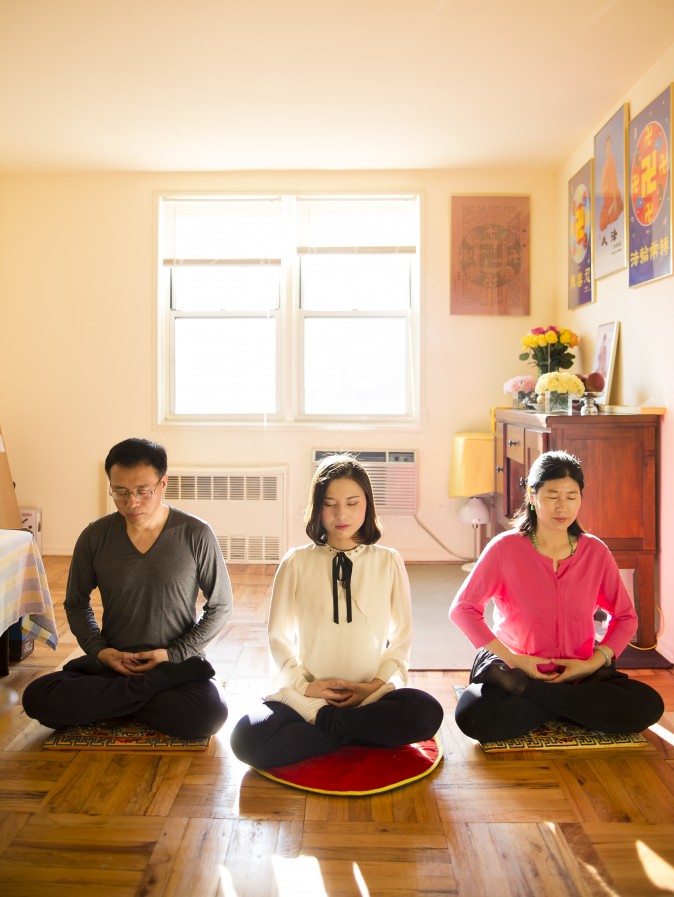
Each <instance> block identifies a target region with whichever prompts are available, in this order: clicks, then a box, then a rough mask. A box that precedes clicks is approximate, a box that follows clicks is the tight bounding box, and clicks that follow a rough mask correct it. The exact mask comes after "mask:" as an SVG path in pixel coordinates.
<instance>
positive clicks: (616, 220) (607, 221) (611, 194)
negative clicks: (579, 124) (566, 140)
mask: <svg viewBox="0 0 674 897" xmlns="http://www.w3.org/2000/svg"><path fill="white" fill-rule="evenodd" d="M627 110H628V107H627V104H625V105H624V106H623V107H622V108H621V109H619V110H618V111H617V112H616V113H615V115H614V116H613V117H612V118H611V119H610V121H608V122H607V123H606V124H605V125H604V127H603V128H602V129H601V131H599V133H598V134H596V135H595V138H594V195H593V202H594V226H593V232H592V245H593V248H594V259H593V263H594V279H595V280H599V278H600V277H606V275H608V274H613V272H614V271H620V270H621V269H622V268H624V267H625V265H626V264H627V228H626V217H627V210H626V205H627V203H626V202H625V196H626V195H627V190H626V184H627V166H626V165H625V160H626V158H627V119H628V111H627Z"/></svg>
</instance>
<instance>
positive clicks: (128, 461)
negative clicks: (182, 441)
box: [105, 437, 168, 479]
mask: <svg viewBox="0 0 674 897" xmlns="http://www.w3.org/2000/svg"><path fill="white" fill-rule="evenodd" d="M114 464H118V465H119V466H120V467H138V465H139V464H149V465H150V467H154V469H155V470H156V471H157V476H158V477H163V476H164V474H165V473H166V471H167V469H168V460H167V457H166V449H165V448H164V446H163V445H158V444H157V443H156V442H151V441H150V440H149V439H138V438H136V437H133V438H131V439H125V440H124V441H123V442H118V443H117V445H113V447H112V448H111V449H110V451H109V452H108V457H107V458H106V459H105V472H106V474H107V475H108V479H110V470H111V468H112V466H113V465H114Z"/></svg>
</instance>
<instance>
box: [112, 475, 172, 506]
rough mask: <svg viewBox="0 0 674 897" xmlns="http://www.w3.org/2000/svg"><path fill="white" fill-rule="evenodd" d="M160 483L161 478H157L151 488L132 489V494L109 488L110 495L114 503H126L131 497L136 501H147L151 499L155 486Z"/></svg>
mask: <svg viewBox="0 0 674 897" xmlns="http://www.w3.org/2000/svg"><path fill="white" fill-rule="evenodd" d="M161 481H162V477H159V479H158V480H157V482H156V483H155V484H154V486H153V487H152V488H150V487H149V486H142V487H141V488H140V489H134V490H133V491H132V492H129V490H128V489H113V488H112V487H110V495H111V496H112V497H113V498H114V500H115V501H128V500H129V499H130V498H131V496H133V497H134V498H137V499H138V501H147V499H148V498H151V497H152V496H153V495H154V494H155V492H156V491H157V486H158V485H159V484H160V483H161Z"/></svg>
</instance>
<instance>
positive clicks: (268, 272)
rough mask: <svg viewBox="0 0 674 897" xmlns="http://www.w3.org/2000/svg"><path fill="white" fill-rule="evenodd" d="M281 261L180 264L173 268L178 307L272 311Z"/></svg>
mask: <svg viewBox="0 0 674 897" xmlns="http://www.w3.org/2000/svg"><path fill="white" fill-rule="evenodd" d="M280 276H281V267H280V265H208V266H206V265H204V266H202V265H185V266H183V265H178V266H177V267H174V268H172V269H171V279H172V288H171V299H172V304H171V307H172V308H173V309H175V310H176V311H224V310H227V311H273V310H274V309H277V308H278V306H279V284H280Z"/></svg>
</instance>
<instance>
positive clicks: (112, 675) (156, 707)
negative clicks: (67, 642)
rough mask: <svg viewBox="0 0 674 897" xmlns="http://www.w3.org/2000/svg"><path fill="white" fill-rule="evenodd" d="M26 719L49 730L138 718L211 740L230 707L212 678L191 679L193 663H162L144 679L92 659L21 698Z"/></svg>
mask: <svg viewBox="0 0 674 897" xmlns="http://www.w3.org/2000/svg"><path fill="white" fill-rule="evenodd" d="M23 707H24V710H25V711H26V714H27V715H28V716H30V717H32V718H33V719H36V720H38V721H39V722H40V723H42V725H43V726H48V727H49V728H50V729H60V728H62V727H63V726H78V725H85V724H87V723H93V722H96V721H97V720H102V719H114V718H115V717H119V716H128V715H129V714H133V715H134V717H135V718H136V719H138V720H140V721H141V722H143V723H145V724H146V725H147V726H150V727H151V728H153V729H156V730H157V731H159V732H164V733H165V734H167V735H173V736H176V737H178V738H204V737H206V736H208V735H213V734H214V733H215V732H217V731H218V729H220V727H221V726H222V725H223V723H224V722H225V720H226V719H227V706H226V705H225V703H224V702H223V700H222V698H221V696H220V691H219V689H218V686H217V685H216V683H215V682H214V680H213V679H203V678H193V677H191V667H190V661H184V662H183V663H162V664H159V666H157V667H155V668H154V669H153V670H150V672H148V673H144V674H143V675H142V676H122V675H120V674H119V673H116V672H115V671H114V670H111V669H110V668H109V667H106V666H105V665H104V664H101V663H99V662H98V661H97V660H95V659H93V658H90V657H78V658H76V659H75V660H74V661H71V662H70V663H68V664H66V666H65V668H64V669H63V670H62V671H60V672H56V673H48V674H47V675H46V676H40V678H39V679H36V680H35V681H34V682H31V683H30V685H28V686H27V687H26V690H25V691H24V694H23Z"/></svg>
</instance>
